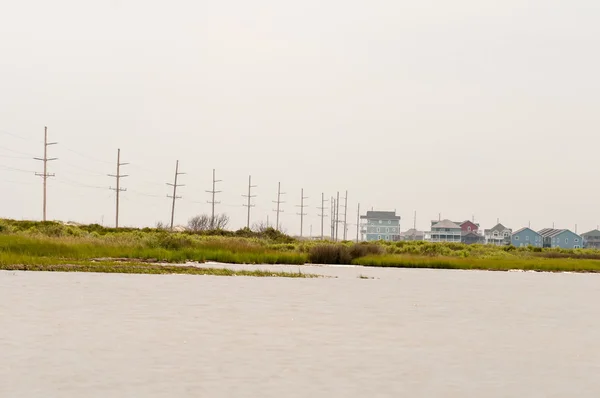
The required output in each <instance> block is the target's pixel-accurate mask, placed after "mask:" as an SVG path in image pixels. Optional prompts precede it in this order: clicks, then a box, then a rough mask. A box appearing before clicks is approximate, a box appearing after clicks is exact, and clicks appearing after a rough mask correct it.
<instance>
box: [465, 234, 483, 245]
mask: <svg viewBox="0 0 600 398" xmlns="http://www.w3.org/2000/svg"><path fill="white" fill-rule="evenodd" d="M460 241H461V242H462V243H464V244H467V245H475V244H483V243H484V242H485V240H484V238H483V236H482V235H480V234H478V233H477V232H475V231H467V232H465V231H462V234H461V237H460Z"/></svg>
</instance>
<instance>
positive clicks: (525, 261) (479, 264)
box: [353, 255, 600, 272]
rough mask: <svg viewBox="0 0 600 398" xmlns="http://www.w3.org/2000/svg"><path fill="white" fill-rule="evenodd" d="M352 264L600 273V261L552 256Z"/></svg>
mask: <svg viewBox="0 0 600 398" xmlns="http://www.w3.org/2000/svg"><path fill="white" fill-rule="evenodd" d="M353 264H355V265H364V266H370V267H395V268H433V269H436V268H437V269H465V270H469V269H471V270H486V271H510V270H514V269H519V270H525V271H540V272H600V261H598V260H587V259H553V258H541V257H531V258H515V259H510V260H507V259H498V258H496V259H495V258H487V259H486V258H484V259H473V258H452V257H433V258H429V257H414V256H402V255H388V256H367V257H362V258H359V259H356V260H354V261H353Z"/></svg>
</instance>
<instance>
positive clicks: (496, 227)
mask: <svg viewBox="0 0 600 398" xmlns="http://www.w3.org/2000/svg"><path fill="white" fill-rule="evenodd" d="M506 230H509V231H510V228H506V227H505V226H504V225H502V224H496V225H495V226H494V227H492V228H491V229H486V230H485V232H494V231H498V232H503V231H506Z"/></svg>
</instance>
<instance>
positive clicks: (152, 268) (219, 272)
mask: <svg viewBox="0 0 600 398" xmlns="http://www.w3.org/2000/svg"><path fill="white" fill-rule="evenodd" d="M15 260H16V259H15ZM60 262H61V261H55V260H52V259H50V261H37V260H36V259H34V258H25V259H21V260H16V262H15V263H14V264H0V270H4V271H49V272H98V273H112V274H115V273H118V274H155V275H158V274H184V275H215V276H255V277H283V278H317V277H319V276H318V275H313V274H305V273H302V272H279V271H278V272H274V271H262V270H230V269H225V268H200V267H189V266H176V265H170V266H163V265H158V264H144V263H114V262H106V263H104V262H103V263H93V262H79V263H77V264H71V263H67V262H64V261H63V262H62V263H60Z"/></svg>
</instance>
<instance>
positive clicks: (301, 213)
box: [296, 188, 308, 238]
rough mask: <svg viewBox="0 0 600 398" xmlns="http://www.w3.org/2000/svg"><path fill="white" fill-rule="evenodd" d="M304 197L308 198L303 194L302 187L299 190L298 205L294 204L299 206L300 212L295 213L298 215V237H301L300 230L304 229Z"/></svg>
mask: <svg viewBox="0 0 600 398" xmlns="http://www.w3.org/2000/svg"><path fill="white" fill-rule="evenodd" d="M304 199H308V196H304V188H302V189H301V190H300V206H298V205H296V207H299V208H300V213H296V214H297V215H299V216H300V237H301V238H302V232H303V229H304V216H306V215H307V214H306V213H304Z"/></svg>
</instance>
